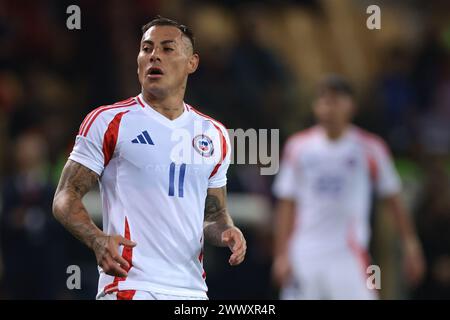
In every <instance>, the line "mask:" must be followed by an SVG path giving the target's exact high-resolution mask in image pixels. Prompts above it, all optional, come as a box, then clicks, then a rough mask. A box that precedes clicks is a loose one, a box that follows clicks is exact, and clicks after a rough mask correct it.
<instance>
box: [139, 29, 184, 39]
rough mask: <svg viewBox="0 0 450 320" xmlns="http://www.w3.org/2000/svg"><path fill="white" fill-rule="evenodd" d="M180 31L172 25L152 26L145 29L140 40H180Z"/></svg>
mask: <svg viewBox="0 0 450 320" xmlns="http://www.w3.org/2000/svg"><path fill="white" fill-rule="evenodd" d="M182 34H183V33H182V32H181V30H180V29H178V28H177V27H173V26H153V27H151V28H150V29H148V30H147V31H145V33H144V35H143V36H142V40H141V41H153V42H159V41H164V40H173V41H176V42H178V41H181V40H182Z"/></svg>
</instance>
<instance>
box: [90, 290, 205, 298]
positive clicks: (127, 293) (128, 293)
mask: <svg viewBox="0 0 450 320" xmlns="http://www.w3.org/2000/svg"><path fill="white" fill-rule="evenodd" d="M97 300H208V298H202V297H189V296H180V295H170V294H162V293H157V292H151V291H141V290H122V291H118V292H112V293H102V294H100V295H98V296H97Z"/></svg>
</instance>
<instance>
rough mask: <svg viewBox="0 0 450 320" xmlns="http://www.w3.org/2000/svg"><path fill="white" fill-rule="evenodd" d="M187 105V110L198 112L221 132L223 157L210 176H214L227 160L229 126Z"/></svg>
mask: <svg viewBox="0 0 450 320" xmlns="http://www.w3.org/2000/svg"><path fill="white" fill-rule="evenodd" d="M186 107H187V111H188V112H189V111H192V112H194V113H196V114H197V115H199V116H200V117H201V118H203V119H205V120H207V121H210V122H211V123H212V124H213V126H214V128H216V130H217V131H218V133H219V137H220V150H221V157H220V161H219V162H218V163H217V164H216V166H215V167H214V169H213V171H212V172H211V174H210V176H209V177H210V178H211V177H213V176H214V175H215V174H216V173H217V171H218V170H219V168H220V166H221V165H222V163H223V161H224V160H225V158H226V156H227V153H228V151H229V146H228V142H227V139H226V138H225V135H227V128H226V127H225V126H224V125H223V123H221V122H220V121H217V120H216V119H214V118H211V117H210V116H207V115H206V114H204V113H202V112H200V111H198V110H197V109H195V108H194V107H192V106H190V105H188V104H186Z"/></svg>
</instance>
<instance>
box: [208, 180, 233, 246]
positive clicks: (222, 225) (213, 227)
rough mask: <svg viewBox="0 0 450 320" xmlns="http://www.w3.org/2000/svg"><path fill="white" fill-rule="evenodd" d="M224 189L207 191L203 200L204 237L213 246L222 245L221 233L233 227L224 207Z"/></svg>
mask: <svg viewBox="0 0 450 320" xmlns="http://www.w3.org/2000/svg"><path fill="white" fill-rule="evenodd" d="M225 197H226V189H225V187H224V188H221V189H218V190H214V191H210V190H208V195H207V196H206V200H205V218H204V228H203V232H204V237H205V240H206V241H208V242H209V243H211V244H213V245H215V246H221V245H222V239H221V236H222V232H223V231H225V230H226V229H228V228H230V227H232V226H233V221H232V220H231V217H230V215H229V214H228V211H227V209H226V206H225V199H226V198H225Z"/></svg>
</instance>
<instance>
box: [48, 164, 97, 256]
mask: <svg viewBox="0 0 450 320" xmlns="http://www.w3.org/2000/svg"><path fill="white" fill-rule="evenodd" d="M97 179H98V176H97V174H96V173H95V172H93V171H91V170H89V169H87V168H86V167H84V166H82V165H80V164H78V163H76V162H74V161H71V160H69V161H68V162H67V164H66V166H65V167H64V170H63V173H62V175H61V179H60V181H59V184H58V188H57V190H56V193H55V199H54V202H53V212H54V215H55V217H56V218H57V219H58V220H59V221H60V223H61V224H62V225H63V226H64V227H65V228H66V229H67V230H69V231H70V232H71V233H72V234H73V235H74V236H75V237H76V238H78V239H79V240H81V241H82V242H84V243H85V244H86V245H88V246H89V247H92V246H93V241H94V239H95V237H96V235H97V234H98V233H99V229H98V228H97V226H96V225H95V224H94V222H93V221H92V219H91V218H90V216H89V214H88V212H87V210H86V208H85V207H84V205H83V203H82V201H81V200H82V198H83V196H84V195H85V194H86V193H87V192H88V191H89V190H90V189H91V188H92V187H93V186H94V185H95V183H96V182H97Z"/></svg>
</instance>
